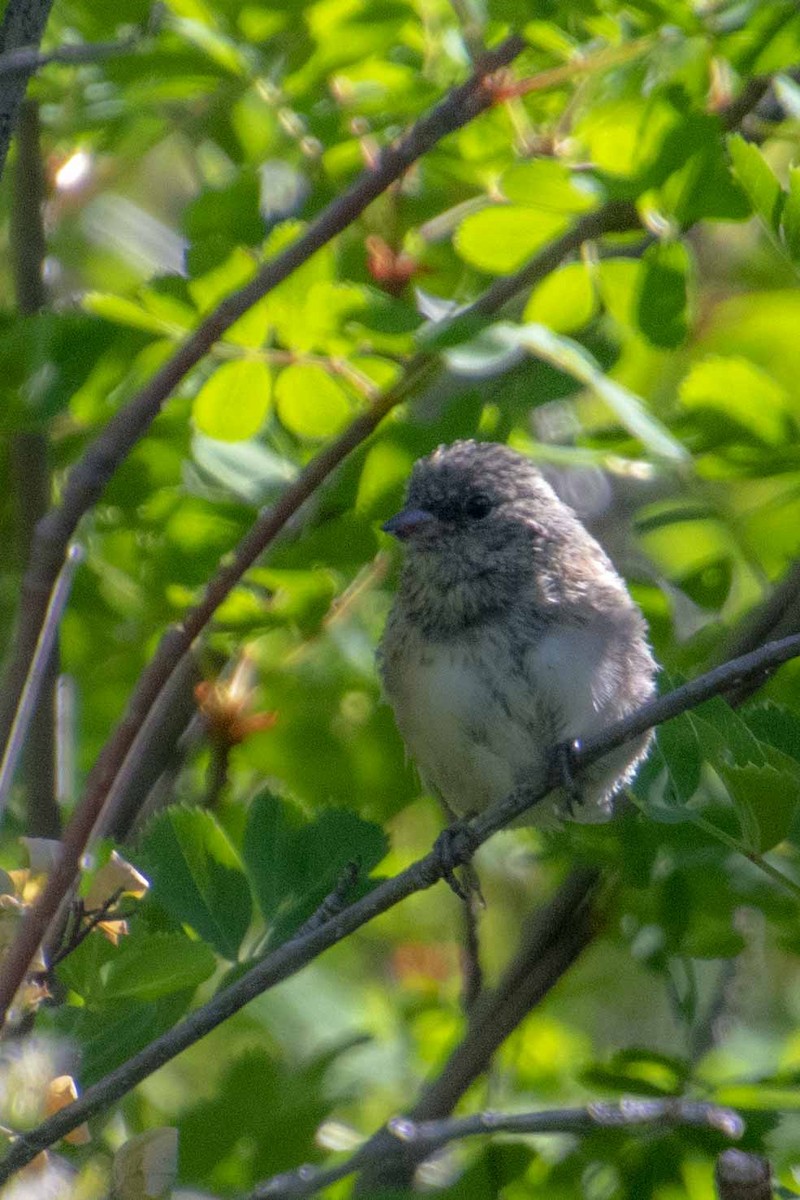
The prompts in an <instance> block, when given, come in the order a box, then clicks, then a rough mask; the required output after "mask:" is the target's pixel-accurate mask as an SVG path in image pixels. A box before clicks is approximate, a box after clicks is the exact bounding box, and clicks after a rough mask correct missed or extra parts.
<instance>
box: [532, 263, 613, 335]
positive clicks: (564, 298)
mask: <svg viewBox="0 0 800 1200" xmlns="http://www.w3.org/2000/svg"><path fill="white" fill-rule="evenodd" d="M598 305H599V298H598V295H597V289H596V288H595V285H594V280H593V278H592V273H591V271H590V270H589V268H588V267H587V266H586V264H585V263H582V262H581V263H569V265H568V266H566V267H561V268H560V270H558V271H553V272H552V274H550V275H548V276H547V278H546V279H544V280H543V281H542V283H540V284H539V285H538V287H535V288H534V289H533V291H532V292H531V295H530V298H529V299H528V303H527V304H526V305H525V311H524V312H523V314H522V317H523V320H524V321H525V322H526V323H534V324H539V325H546V326H547V327H548V329H552V331H553V333H575V332H576V331H577V330H579V329H582V328H583V326H584V325H586V324H588V322H589V321H591V319H592V317H593V316H594V315H595V313H596V312H597V309H598Z"/></svg>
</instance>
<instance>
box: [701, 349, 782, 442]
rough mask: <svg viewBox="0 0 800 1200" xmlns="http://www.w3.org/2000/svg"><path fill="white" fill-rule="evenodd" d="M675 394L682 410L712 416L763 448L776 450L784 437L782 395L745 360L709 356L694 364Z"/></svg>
mask: <svg viewBox="0 0 800 1200" xmlns="http://www.w3.org/2000/svg"><path fill="white" fill-rule="evenodd" d="M678 394H679V398H680V402H681V405H682V406H683V408H685V409H687V410H690V411H707V412H709V413H713V414H714V415H715V416H716V417H717V418H719V419H721V420H722V421H723V422H730V423H732V424H734V425H736V426H738V427H739V428H740V429H741V430H742V431H743V432H746V433H747V434H748V435H749V436H750V437H752V438H755V439H756V440H758V441H760V442H763V443H765V444H766V445H769V446H777V445H779V444H781V443H782V442H783V440H784V439H785V437H786V436H787V432H788V429H789V425H788V411H787V410H788V407H789V398H788V396H787V394H786V392H785V391H784V389H783V388H782V387H781V386H780V384H778V383H777V382H776V381H775V380H774V379H773V378H772V377H771V376H770V375H768V374H767V372H766V371H764V370H762V369H761V368H760V367H757V366H756V365H755V363H752V362H750V361H749V360H748V359H746V358H738V357H735V358H723V357H721V356H718V355H709V356H708V357H707V358H704V359H702V360H701V361H700V362H697V363H695V364H694V366H693V367H692V368H691V370H690V371H689V374H688V375H686V376H685V378H684V379H683V381H682V382H681V385H680V388H679V393H678Z"/></svg>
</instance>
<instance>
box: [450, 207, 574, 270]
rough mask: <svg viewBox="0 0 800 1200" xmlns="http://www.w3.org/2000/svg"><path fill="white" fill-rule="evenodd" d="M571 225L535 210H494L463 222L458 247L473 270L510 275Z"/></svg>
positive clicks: (458, 232) (516, 208)
mask: <svg viewBox="0 0 800 1200" xmlns="http://www.w3.org/2000/svg"><path fill="white" fill-rule="evenodd" d="M567 223H568V219H567V218H566V217H565V216H562V215H560V214H558V213H553V212H546V211H540V210H536V209H533V208H521V207H511V206H509V207H502V208H490V209H485V210H484V211H483V212H479V213H475V214H474V215H473V216H471V217H467V219H466V220H465V221H462V223H461V224H460V225H459V227H458V230H457V232H456V236H455V239H454V245H455V248H456V250H457V251H458V253H459V255H460V256H461V258H463V259H464V261H465V262H468V263H470V264H471V266H473V267H478V268H479V270H481V271H487V272H489V273H490V274H495V275H507V274H509V273H510V272H511V271H516V270H518V268H519V267H521V266H522V264H523V263H524V262H525V261H526V260H527V259H529V258H530V257H531V255H532V254H534V253H535V252H536V251H537V250H540V249H541V248H542V246H545V245H546V244H547V243H548V242H549V241H550V239H551V238H554V237H557V236H558V235H559V234H561V233H563V232H564V230H565V229H566V228H567Z"/></svg>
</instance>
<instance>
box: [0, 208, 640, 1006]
mask: <svg viewBox="0 0 800 1200" xmlns="http://www.w3.org/2000/svg"><path fill="white" fill-rule="evenodd" d="M637 227H638V217H637V215H636V212H635V209H634V208H633V206H631V205H629V204H625V203H622V204H618V203H612V204H608V205H605V206H604V207H603V208H601V209H598V210H597V211H596V212H594V213H590V214H589V215H588V216H586V217H584V218H583V219H582V220H581V221H578V222H577V223H576V224H575V226H574V227H573V228H572V229H571V230H570V231H569V232H568V233H566V234H565V235H564V236H563V237H561V238H559V239H558V240H557V241H555V242H553V243H552V244H551V245H550V246H548V247H547V249H545V250H544V251H542V253H541V254H539V255H537V256H536V258H534V259H533V260H532V261H531V262H530V263H529V264H527V265H526V266H525V267H524V268H523V269H522V270H521V271H520V272H518V273H517V275H515V276H511V277H509V279H502V280H499V281H498V282H497V283H496V284H494V285H493V286H492V287H491V288H489V289H488V291H487V292H486V293H485V294H484V295H483V296H482V297H480V299H479V300H477V301H476V302H475V304H473V305H471V306H470V307H469V308H468V309H465V310H463V311H462V312H461V313H460V314H459V315H458V316H456V317H455V318H454V319H453V321H454V323H455V322H457V321H462V320H463V319H464V318H465V317H469V316H474V315H478V316H487V315H489V314H490V313H491V312H493V311H496V309H497V308H499V307H500V306H501V305H502V304H504V303H505V302H506V300H507V299H508V298H509V296H510V295H513V294H514V291H515V290H518V289H519V288H520V287H522V286H525V287H528V286H530V284H531V283H533V282H534V281H535V280H536V279H540V278H543V277H544V276H545V275H547V274H548V273H549V272H550V271H552V270H553V269H554V268H555V267H556V266H558V264H559V263H560V262H561V261H562V259H563V258H564V257H565V256H566V255H568V254H570V253H571V252H572V251H574V250H576V249H577V248H578V247H580V246H581V245H582V243H583V242H584V241H586V240H587V239H589V238H595V237H599V236H600V235H601V234H603V233H609V232H620V231H627V230H630V229H631V228H637ZM520 281H521V282H520ZM515 285H516V286H515ZM437 368H438V359H437V356H436V354H435V353H432V352H420V353H418V354H417V355H415V357H414V358H413V359H412V360H411V362H410V363H409V364H408V366H407V368H406V370H405V372H404V374H403V376H402V378H401V379H400V380H399V381H398V383H396V384H395V385H394V387H392V388H389V389H388V390H387V391H385V392H383V393H381V394H380V395H379V396H377V397H376V398H375V400H373V402H372V404H371V405H370V406H369V408H367V409H366V410H365V411H364V412H363V413H361V414H360V415H359V416H358V417H356V418H355V420H354V421H353V422H352V424H351V425H349V426H348V428H347V429H346V430H345V431H344V433H343V434H342V435H341V436H340V437H339V438H337V439H336V440H335V441H334V442H332V443H331V444H330V445H329V446H328V447H326V449H324V450H323V451H321V453H320V454H318V455H317V457H316V458H314V459H312V460H311V462H310V463H309V464H308V465H307V466H306V468H305V469H304V470H303V471H302V472H301V473H300V475H299V476H298V477H297V479H296V480H295V481H294V483H292V484H291V485H290V486H289V487H287V488H286V490H285V491H284V493H283V495H282V496H281V497H280V498H279V499H278V500H277V501H276V503H275V504H274V505H273V507H272V508H270V509H266V510H265V511H264V512H263V513H262V514H261V516H260V517H259V518H258V520H257V521H256V522H255V524H254V525H253V526H252V527H251V528H250V530H249V532H248V533H247V534H246V535H245V537H244V538H243V539H242V541H241V542H240V543H239V545H238V547H237V549H236V550H235V551H234V553H233V554H232V555H231V556H230V561H229V562H228V563H226V565H225V566H223V567H221V568H220V570H219V571H218V573H217V574H216V576H214V578H213V579H212V580H211V582H210V583H209V584H208V586H207V588H206V591H205V595H204V596H203V598H202V600H201V601H200V603H199V604H198V605H197V606H196V607H195V608H193V609H192V610H191V611H190V612H189V613H187V615H186V616H185V617H184V619H183V622H182V623H181V624H180V625H176V626H173V627H172V628H171V629H170V630H168V631H167V633H165V634H164V636H163V637H162V639H161V642H160V643H159V645H158V648H157V650H156V652H155V655H154V656H153V658H152V660H151V661H150V663H149V664H148V666H147V667H146V668H145V670H144V671H143V672H142V674H141V676H140V677H139V681H138V683H137V685H136V687H135V689H134V692H133V695H132V696H131V698H130V700H129V703H128V707H127V710H126V712H125V715H124V716H123V718H122V720H121V722H120V723H119V725H118V726H117V728H116V730H115V731H114V733H113V734H112V736H111V738H110V740H109V741H108V742H107V743H106V745H105V747H104V748H103V750H102V751H101V753H100V755H99V757H98V759H97V762H96V763H95V766H94V768H93V769H92V772H91V774H90V776H89V779H88V781H87V785H86V793H85V795H84V798H83V801H82V802H81V804H80V805H79V806H78V808H77V809H76V811H75V813H74V815H73V817H72V820H71V822H70V824H69V826H68V827H67V830H66V832H65V834H64V839H63V843H62V850H61V856H60V858H59V861H58V863H57V864H56V867H55V868H54V870H53V872H52V874H51V875H50V877H49V879H48V882H47V886H46V887H45V890H44V891H43V893H42V895H41V896H40V897H39V899H38V901H37V902H36V904H35V905H34V907H33V908H32V909H31V911H30V912H29V913H28V914H27V916H26V918H25V920H24V921H23V923H22V925H21V928H20V930H19V933H18V935H17V938H16V939H15V942H14V943H13V945H12V946H11V948H10V949H9V952H8V955H7V957H6V958H5V959H4V962H3V974H2V976H0V1022H1V1021H2V1020H4V1019H5V1014H6V1012H7V1011H8V1006H9V1004H10V1002H11V999H12V998H13V996H14V994H15V992H16V990H17V988H18V987H19V985H20V983H21V982H22V980H23V979H24V977H25V972H26V971H27V969H28V965H29V964H30V962H31V960H32V958H33V956H34V954H35V953H36V948H37V947H38V945H39V943H40V942H41V941H42V940H43V939H44V937H45V934H46V931H47V926H48V924H49V922H50V921H51V920H52V918H53V916H54V915H55V913H56V912H57V910H58V907H59V905H60V903H61V900H62V898H63V897H64V896H65V895H66V893H67V891H68V890H69V888H70V886H71V884H72V882H73V880H74V878H75V875H76V873H77V870H78V864H79V862H80V859H81V856H82V854H83V853H84V850H85V849H86V846H87V844H88V842H89V839H90V837H91V835H92V830H93V829H94V826H95V824H96V822H97V820H98V819H99V817H100V814H101V810H102V808H103V805H104V803H105V799H106V796H107V794H108V792H109V789H110V788H111V787H112V785H113V782H114V779H115V777H116V775H117V773H118V771H119V770H120V769H121V767H122V764H123V763H124V761H125V758H126V755H127V754H128V751H129V750H130V748H131V746H132V745H133V743H134V741H135V739H136V735H137V733H138V731H139V729H140V728H141V726H142V725H143V724H144V722H145V721H146V720H147V716H148V714H149V713H150V711H151V709H152V708H153V706H154V704H155V703H156V702H157V700H158V697H159V695H160V694H161V692H162V690H163V688H164V687H166V686H167V684H168V682H169V679H170V677H171V675H172V673H173V671H174V670H175V669H176V668H177V667H178V666H179V664H180V663H181V661H182V659H183V657H184V655H185V654H186V653H187V652H188V651H189V649H190V647H191V645H192V643H193V642H194V640H195V638H197V637H198V635H199V634H200V633H201V632H202V631H203V629H204V628H205V627H206V625H207V624H208V622H209V621H210V620H211V618H212V617H213V615H214V613H215V612H216V610H217V608H218V607H219V605H220V604H221V603H222V601H223V600H224V599H225V598H226V597H227V596H228V595H229V594H230V592H231V591H232V590H233V588H234V587H235V586H236V584H237V583H238V582H239V580H240V579H241V578H242V576H243V575H244V573H245V571H247V569H248V568H249V567H250V566H252V564H253V563H254V562H255V560H256V559H257V558H258V557H259V555H261V554H262V553H263V552H264V550H265V549H266V548H267V547H268V546H269V545H270V544H271V543H272V542H273V541H274V540H275V538H276V537H277V536H278V534H279V533H280V532H281V530H282V529H283V528H284V526H285V525H286V523H287V521H288V520H289V519H290V518H291V517H293V516H294V514H295V513H296V512H297V511H298V509H300V508H301V507H302V505H303V504H304V503H305V501H306V500H308V499H309V498H310V497H311V496H312V495H313V494H314V493H315V492H316V491H317V490H318V488H319V487H320V485H321V484H322V483H323V482H324V480H325V479H326V478H327V477H328V475H329V474H330V473H331V472H332V471H333V470H334V468H335V467H337V466H338V465H339V464H340V463H341V462H342V461H343V460H344V459H345V458H346V457H347V456H348V455H349V454H350V453H351V452H352V451H353V450H354V449H355V448H356V447H357V446H360V445H361V443H362V442H364V441H366V439H367V438H368V437H369V436H370V435H371V434H372V433H373V432H374V431H375V429H376V428H377V427H378V425H379V424H380V423H381V421H382V420H383V418H384V417H385V416H386V414H387V413H389V412H390V411H391V410H392V409H393V408H395V407H396V406H397V405H398V404H400V403H401V402H402V401H403V400H405V399H406V398H407V397H408V396H409V395H410V394H412V393H413V392H414V391H415V389H416V388H417V387H418V386H419V385H420V383H422V382H423V381H424V380H427V379H428V378H430V377H431V376H432V375H433V374H434V373H435V371H436V370H437ZM120 415H124V414H120ZM112 423H113V422H112ZM99 440H102V435H101V439H99ZM95 445H97V443H95ZM76 470H78V468H76ZM73 477H74V472H73V476H71V477H70V479H72V478H73ZM66 490H67V491H69V483H68V484H67V489H66ZM63 511H64V510H63V508H62V509H60V510H55V511H54V512H53V513H51V514H50V515H49V517H47V518H45V521H44V522H42V523H41V524H40V526H39V528H40V529H42V528H43V526H44V525H45V523H46V522H47V521H48V520H49V519H50V517H54V516H58V514H59V513H63ZM23 611H24V610H23Z"/></svg>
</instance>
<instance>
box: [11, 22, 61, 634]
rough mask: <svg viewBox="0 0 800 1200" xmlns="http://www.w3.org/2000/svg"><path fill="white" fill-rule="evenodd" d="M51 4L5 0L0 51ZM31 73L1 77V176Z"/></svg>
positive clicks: (29, 40) (30, 33) (20, 41)
mask: <svg viewBox="0 0 800 1200" xmlns="http://www.w3.org/2000/svg"><path fill="white" fill-rule="evenodd" d="M52 6H53V0H8V5H7V7H6V10H5V13H4V14H3V24H2V26H0V54H9V53H13V52H14V51H16V50H18V49H19V48H20V47H22V46H26V47H30V48H32V49H35V48H36V47H37V46H38V45H39V42H40V41H41V40H42V35H43V34H44V30H45V26H46V25H47V19H48V17H49V16H50V9H51V8H52ZM31 74H32V71H31V70H21V71H15V72H14V73H13V74H12V75H6V76H4V77H3V76H0V176H2V174H3V168H4V167H5V164H6V157H7V155H8V148H9V146H10V145H11V136H12V134H13V132H14V127H15V125H16V123H17V114H18V112H19V107H20V105H21V103H22V100H23V97H24V96H25V90H26V88H27V86H28V80H29V79H30V77H31ZM64 549H65V550H66V543H65V547H64ZM34 640H35V639H34Z"/></svg>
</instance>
